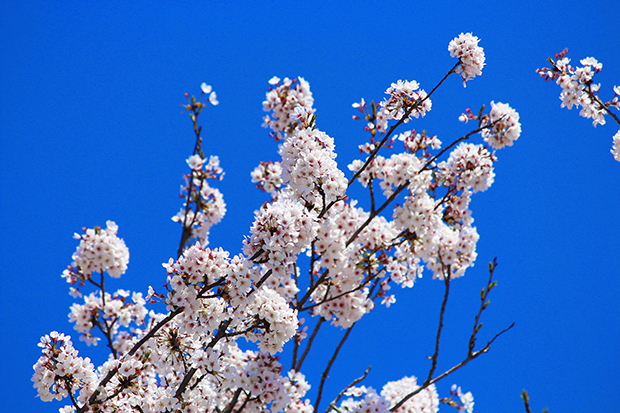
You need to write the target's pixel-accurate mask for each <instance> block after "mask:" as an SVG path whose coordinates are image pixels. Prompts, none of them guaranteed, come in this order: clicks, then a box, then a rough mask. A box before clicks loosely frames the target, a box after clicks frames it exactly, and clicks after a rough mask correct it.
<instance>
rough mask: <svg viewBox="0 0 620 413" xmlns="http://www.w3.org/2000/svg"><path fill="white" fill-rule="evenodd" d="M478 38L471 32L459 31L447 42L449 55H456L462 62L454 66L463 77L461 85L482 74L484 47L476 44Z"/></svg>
mask: <svg viewBox="0 0 620 413" xmlns="http://www.w3.org/2000/svg"><path fill="white" fill-rule="evenodd" d="M479 41H480V39H478V37H476V36H473V35H472V34H471V33H465V34H464V33H461V34H460V35H459V36H458V37H455V38H454V39H452V40H451V41H450V44H448V51H449V52H450V56H451V57H457V58H458V59H459V60H460V62H461V63H462V64H461V65H460V66H459V67H457V68H456V73H459V74H460V75H461V77H462V78H463V86H466V83H467V81H469V80H471V79H473V78H474V77H476V76H480V75H481V74H482V68H483V67H484V60H485V57H484V49H483V48H482V47H480V46H478V42H479Z"/></svg>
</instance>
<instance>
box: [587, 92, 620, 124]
mask: <svg viewBox="0 0 620 413" xmlns="http://www.w3.org/2000/svg"><path fill="white" fill-rule="evenodd" d="M591 84H592V81H590V82H588V84H587V86H588V87H587V88H585V89H584V90H585V91H586V93H587V94H588V96H589V97H590V99H592V100H594V101H595V102H596V103H598V104H599V108H601V109H605V112H607V113H608V114H609V116H611V117H612V118H614V120H615V121H616V123H617V124H619V125H620V119H618V117H617V116H616V115H615V114H614V113H613V112H612V111H611V109H609V107H608V106H607V105H606V104H604V103H603V101H602V100H601V99H600V98H599V97H598V96H596V95H595V94H594V93H593V92H592V90H591V89H590V85H591Z"/></svg>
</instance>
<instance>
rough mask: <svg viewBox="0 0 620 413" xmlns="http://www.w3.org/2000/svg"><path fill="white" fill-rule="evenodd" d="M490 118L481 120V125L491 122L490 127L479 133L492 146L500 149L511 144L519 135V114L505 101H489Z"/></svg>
mask: <svg viewBox="0 0 620 413" xmlns="http://www.w3.org/2000/svg"><path fill="white" fill-rule="evenodd" d="M488 117H489V118H490V120H486V121H484V122H483V126H485V125H488V124H492V127H491V128H487V129H484V130H483V131H482V132H481V134H482V136H483V137H484V140H485V141H486V142H488V143H489V144H490V145H491V146H492V147H493V148H495V149H501V148H503V147H505V146H512V144H513V143H514V141H516V140H517V139H518V138H519V136H521V123H519V114H518V113H517V111H516V110H514V109H513V108H511V107H510V105H508V104H507V103H501V102H500V103H495V102H491V112H490V113H489V115H488Z"/></svg>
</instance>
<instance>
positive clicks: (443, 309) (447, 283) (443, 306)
mask: <svg viewBox="0 0 620 413" xmlns="http://www.w3.org/2000/svg"><path fill="white" fill-rule="evenodd" d="M441 266H442V269H443V277H444V284H445V287H446V290H445V293H444V295H443V302H442V303H441V311H440V312H439V327H437V337H436V339H435V353H434V354H433V357H432V358H431V360H432V363H431V368H430V370H429V372H428V377H427V378H426V380H425V381H424V384H426V383H429V382H430V381H431V380H432V378H433V374H434V373H435V369H436V368H437V359H438V358H439V341H440V338H441V330H442V329H443V317H444V314H445V313H446V305H447V304H448V295H449V294H450V266H449V265H448V268H447V271H446V269H445V267H444V265H443V262H442V264H441Z"/></svg>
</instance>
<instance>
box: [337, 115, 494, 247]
mask: <svg viewBox="0 0 620 413" xmlns="http://www.w3.org/2000/svg"><path fill="white" fill-rule="evenodd" d="M500 120H501V119H500ZM500 120H497V121H495V122H491V123H489V124H488V125H486V126H481V127H478V128H476V129H474V130H473V131H471V132H469V133H468V134H466V135H464V136H461V137H460V138H458V139H457V140H455V141H454V142H452V143H451V144H450V145H448V146H446V147H445V148H444V149H442V150H441V151H440V152H439V153H438V154H437V155H435V156H434V157H433V158H431V159H430V160H429V161H428V162H427V163H426V164H425V165H424V166H423V167H422V168H421V169H420V170H419V171H418V173H420V172H423V171H425V170H427V169H428V168H429V167H430V166H431V165H432V164H433V163H434V162H435V161H436V160H437V158H439V157H440V156H441V155H443V154H444V153H445V152H446V151H447V150H449V149H450V148H452V147H453V146H454V145H456V144H457V143H459V142H462V141H464V140H467V139H469V137H470V136H471V135H473V134H475V133H478V132H480V131H482V130H484V129H488V128H492V127H493V126H494V125H495V124H496V123H497V122H499V121H500ZM409 183H410V181H409V180H406V181H405V182H404V183H402V184H401V185H400V186H398V188H396V189H395V190H394V192H393V193H392V195H390V197H389V198H388V199H387V200H386V201H385V202H384V203H383V204H382V205H381V206H380V207H379V209H377V210H376V211H374V212H371V213H370V215H369V216H368V218H367V219H366V221H365V222H364V223H363V224H362V225H361V226H360V227H359V228H358V229H357V230H356V231H355V232H354V233H353V235H351V236H350V237H349V239H348V240H347V242H346V244H345V245H346V246H349V245H350V244H351V243H352V242H353V241H355V239H356V238H357V237H358V236H359V234H360V233H361V232H362V231H363V230H364V228H366V227H367V226H368V225H369V224H370V222H371V221H372V220H373V219H374V218H375V217H376V216H377V215H379V214H380V213H381V211H383V210H384V209H385V208H386V207H387V206H388V205H389V204H390V203H392V201H394V199H396V197H397V196H398V195H399V194H400V193H401V192H402V191H403V190H404V189H405V188H406V187H407V186H409Z"/></svg>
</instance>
